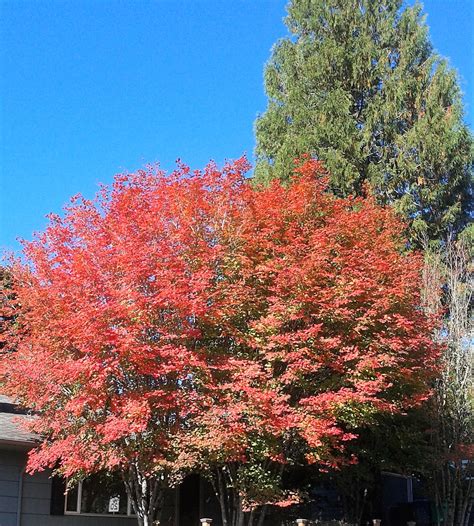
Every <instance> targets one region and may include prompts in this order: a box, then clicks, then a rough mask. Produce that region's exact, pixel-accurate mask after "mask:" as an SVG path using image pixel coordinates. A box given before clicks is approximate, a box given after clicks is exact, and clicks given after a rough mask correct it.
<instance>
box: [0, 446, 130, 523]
mask: <svg viewBox="0 0 474 526" xmlns="http://www.w3.org/2000/svg"><path fill="white" fill-rule="evenodd" d="M25 464H26V453H25V452H21V451H13V450H12V451H9V450H0V526H17V524H18V522H17V509H18V494H19V489H20V477H21V473H22V470H23V468H24V466H25ZM22 489H23V491H22V498H21V522H20V526H132V525H135V524H136V523H137V520H136V518H134V517H106V516H85V515H78V516H74V515H51V514H50V506H51V478H50V477H49V473H47V472H43V473H35V474H34V475H28V474H24V475H23V483H22Z"/></svg>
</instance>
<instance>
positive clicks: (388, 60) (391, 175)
mask: <svg viewBox="0 0 474 526" xmlns="http://www.w3.org/2000/svg"><path fill="white" fill-rule="evenodd" d="M401 6H402V1H401V0H382V1H380V0H292V1H291V2H290V4H289V7H288V17H287V19H286V24H287V26H288V29H289V30H290V32H291V36H290V37H288V38H284V39H282V40H280V41H279V42H277V44H276V45H275V47H274V48H273V52H272V55H271V58H270V61H269V63H268V65H267V66H266V70H265V89H266V93H267V95H268V108H267V110H266V111H265V112H264V113H263V114H262V115H261V116H260V117H259V118H258V119H257V121H256V124H255V129H256V140H257V146H256V155H257V161H258V164H257V167H256V171H255V178H256V180H257V181H259V182H262V181H266V180H268V179H269V178H273V177H277V178H279V179H281V180H283V181H285V180H288V177H289V174H290V173H291V170H292V167H293V161H294V159H295V158H296V157H299V156H300V155H301V154H304V153H310V154H311V155H313V156H315V157H316V158H318V159H320V160H323V161H324V163H325V164H326V166H327V168H328V169H329V171H330V172H331V184H330V187H331V189H332V191H334V192H335V193H336V194H337V195H342V196H346V195H349V194H356V195H359V194H360V193H361V191H362V188H363V184H364V182H365V181H369V182H370V184H371V186H372V188H373V191H374V193H375V195H376V197H377V199H378V201H379V202H381V203H393V204H394V205H395V208H396V209H397V210H398V211H399V212H401V213H402V215H403V216H404V217H405V218H407V219H408V220H409V223H410V225H411V238H412V240H413V239H417V237H418V236H419V235H420V234H423V235H424V236H425V235H428V237H430V238H431V239H439V238H442V237H446V235H447V233H448V232H454V233H456V232H458V231H460V230H461V229H462V228H463V227H464V226H465V224H466V222H468V221H469V217H470V216H469V213H470V211H471V210H472V166H473V164H472V163H473V141H472V136H471V133H470V131H469V129H468V128H467V126H466V125H465V124H464V122H463V105H462V97H461V93H460V88H459V83H458V79H457V75H456V73H455V71H454V70H453V69H452V68H451V67H450V66H449V65H448V63H447V61H446V60H445V59H443V58H441V57H440V56H439V55H438V54H437V53H435V52H434V51H433V47H432V45H431V43H430V40H429V36H428V27H427V26H426V24H425V21H424V17H423V15H422V11H421V7H420V5H418V4H417V5H415V6H408V7H406V8H405V9H404V10H403V11H402V10H401Z"/></svg>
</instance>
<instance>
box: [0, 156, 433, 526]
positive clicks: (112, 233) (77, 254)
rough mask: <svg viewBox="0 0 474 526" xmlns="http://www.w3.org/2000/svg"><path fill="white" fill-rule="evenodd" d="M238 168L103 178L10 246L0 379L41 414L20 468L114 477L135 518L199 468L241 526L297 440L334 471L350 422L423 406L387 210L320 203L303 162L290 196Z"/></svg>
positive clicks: (400, 260)
mask: <svg viewBox="0 0 474 526" xmlns="http://www.w3.org/2000/svg"><path fill="white" fill-rule="evenodd" d="M247 169H248V164H247V162H246V160H245V159H240V160H238V161H235V162H234V163H229V164H227V165H226V166H225V167H224V168H223V169H222V170H219V169H218V168H217V167H216V166H215V165H214V164H210V165H208V166H207V167H206V169H205V170H204V171H202V172H200V171H195V172H191V171H190V170H189V168H187V167H186V166H184V165H179V166H178V169H177V170H176V171H175V172H174V173H173V174H171V175H170V176H165V175H164V174H163V173H162V172H161V171H159V170H157V169H155V168H153V167H150V168H149V169H146V170H143V171H139V172H137V173H136V174H131V175H121V176H117V177H116V179H115V182H114V184H113V185H112V186H111V187H110V188H108V187H103V188H102V190H101V192H100V193H99V195H98V197H97V198H96V200H94V201H88V200H85V199H83V198H82V197H76V198H74V199H73V202H72V204H71V205H70V206H69V207H67V208H66V210H65V214H64V217H63V218H60V217H58V216H51V218H50V224H49V226H48V228H47V229H46V230H45V232H44V233H41V234H39V235H37V237H36V239H35V240H34V241H32V242H30V243H26V244H25V249H24V252H25V257H26V262H25V263H22V264H20V263H17V264H16V265H15V266H14V267H13V269H12V271H13V274H14V276H15V281H14V282H15V291H14V292H15V294H16V297H17V298H18V302H19V303H20V304H21V307H22V312H21V324H22V326H23V327H26V328H27V330H24V331H23V332H22V334H21V335H20V337H19V338H18V341H17V342H15V346H14V347H15V349H16V352H14V353H12V354H10V355H8V356H6V357H5V359H4V360H3V365H2V369H3V380H2V381H3V382H4V384H5V386H6V388H7V389H8V391H9V392H10V393H11V394H13V395H14V396H15V397H17V398H18V399H19V400H20V401H21V402H22V403H23V404H25V405H26V406H27V407H30V408H31V409H32V410H34V411H35V412H36V413H37V415H38V418H37V419H36V421H35V424H34V428H35V430H36V431H37V432H38V433H40V434H41V435H42V436H43V437H44V442H43V443H42V445H41V447H40V448H38V449H37V450H35V451H34V452H33V453H32V454H31V455H30V459H29V468H30V470H36V469H42V468H44V467H47V466H49V467H54V468H55V469H57V470H58V471H59V472H60V473H62V474H64V475H66V476H76V477H77V476H84V475H85V474H87V473H92V472H96V471H100V470H104V469H105V470H115V471H118V472H120V473H121V474H122V476H123V477H124V480H125V483H126V486H127V491H128V493H129V495H130V498H131V500H132V504H133V506H134V509H135V511H136V513H137V516H138V520H139V522H140V524H143V525H149V524H151V522H152V521H153V520H154V519H155V518H156V517H157V516H158V513H159V509H160V501H161V499H162V497H163V491H164V489H165V488H166V487H167V486H169V485H172V484H173V483H175V482H176V481H177V480H179V477H180V475H181V474H182V473H183V472H184V471H186V470H191V469H200V470H201V471H203V472H204V473H205V474H207V475H208V476H209V478H210V480H211V481H212V482H213V484H214V487H215V489H216V494H217V496H218V497H219V500H220V503H221V508H222V520H223V523H224V526H227V525H229V526H230V525H232V526H239V525H242V524H243V523H244V521H245V520H246V518H247V522H248V523H249V524H251V523H252V522H253V520H254V518H255V516H256V514H255V510H256V509H257V508H259V506H261V505H263V504H266V503H269V502H279V503H280V504H282V503H283V501H285V499H286V500H288V495H285V494H284V493H283V492H282V490H281V488H280V484H279V481H280V475H281V472H282V469H283V467H284V465H285V463H286V462H287V461H288V459H289V457H290V456H291V455H293V454H294V451H295V448H296V446H298V447H297V449H298V451H299V452H300V456H301V457H302V458H304V459H305V460H306V461H308V462H317V463H319V464H321V465H323V466H336V465H338V464H339V463H341V462H344V461H346V459H344V452H343V450H344V447H343V446H344V443H345V442H347V441H348V440H351V439H352V438H353V437H354V434H353V429H354V428H356V427H357V425H358V424H359V423H361V422H365V421H367V419H369V418H370V417H371V415H372V414H374V413H376V412H380V411H391V412H400V411H403V410H404V408H405V407H408V406H409V405H412V404H416V403H419V402H420V401H421V400H423V399H424V398H425V397H426V396H427V384H428V381H429V379H430V374H431V373H432V371H433V370H434V361H435V359H436V356H437V350H436V348H435V346H434V345H433V343H432V341H431V339H430V324H429V321H428V320H427V319H426V317H425V316H424V315H423V313H422V311H421V309H420V308H419V303H420V302H419V288H420V264H421V262H420V258H419V256H418V255H416V254H413V253H408V252H406V251H405V250H404V238H403V235H402V232H403V225H402V224H401V223H400V222H399V221H398V220H397V218H396V217H395V216H394V214H393V212H392V211H391V210H390V209H387V208H382V207H380V206H378V205H377V204H376V203H375V202H374V200H373V199H372V198H371V197H370V196H368V197H366V198H357V199H353V198H347V199H339V198H336V197H334V196H332V195H330V194H329V193H327V192H326V191H325V190H326V184H327V178H326V174H325V173H324V170H323V169H322V168H321V166H320V164H319V163H317V162H316V161H312V160H306V161H305V162H304V163H302V165H301V167H300V168H299V169H298V170H297V174H296V175H295V177H294V179H293V182H292V183H291V184H290V185H289V186H287V187H284V186H282V185H281V184H280V183H278V182H274V183H272V185H271V186H269V187H267V188H253V187H252V186H251V185H249V184H248V183H247V181H246V179H245V177H244V174H245V171H246V170H247ZM58 466H59V467H58ZM261 516H262V517H263V515H261Z"/></svg>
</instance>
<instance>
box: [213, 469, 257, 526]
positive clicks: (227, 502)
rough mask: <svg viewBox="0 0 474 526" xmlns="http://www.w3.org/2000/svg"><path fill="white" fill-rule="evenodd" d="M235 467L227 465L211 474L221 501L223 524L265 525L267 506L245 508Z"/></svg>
mask: <svg viewBox="0 0 474 526" xmlns="http://www.w3.org/2000/svg"><path fill="white" fill-rule="evenodd" d="M236 475H237V473H236V470H235V467H234V466H232V465H226V466H224V467H220V468H217V469H215V470H214V471H213V472H212V473H211V474H210V478H211V484H212V487H213V489H214V493H215V495H216V497H217V500H218V502H219V507H220V511H221V518H222V524H223V526H254V525H255V524H256V526H263V522H264V520H265V514H266V511H267V506H266V505H262V506H258V507H256V508H253V509H252V510H249V511H246V510H244V509H243V500H242V497H241V495H240V494H239V492H238V489H237V487H236V481H237V476H236Z"/></svg>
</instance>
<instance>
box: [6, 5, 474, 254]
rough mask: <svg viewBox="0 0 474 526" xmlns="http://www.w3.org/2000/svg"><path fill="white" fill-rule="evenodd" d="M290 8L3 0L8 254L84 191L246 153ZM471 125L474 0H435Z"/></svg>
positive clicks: (438, 31) (431, 17)
mask: <svg viewBox="0 0 474 526" xmlns="http://www.w3.org/2000/svg"><path fill="white" fill-rule="evenodd" d="M285 5H286V0H154V1H148V0H126V1H125V0H107V1H106V0H56V1H51V0H48V1H47V0H0V9H1V13H0V16H1V19H0V20H1V22H0V24H1V40H0V46H1V71H0V74H1V81H0V82H1V113H0V119H1V129H0V132H1V135H0V141H1V155H0V248H3V249H5V248H6V249H17V248H18V244H17V243H16V241H15V238H16V237H24V238H26V239H30V238H31V236H32V232H33V231H34V230H41V229H43V228H44V226H45V224H46V220H45V218H44V216H45V214H47V213H48V212H51V211H54V212H60V210H61V207H62V205H63V204H64V203H65V202H67V200H68V199H69V197H70V196H71V195H73V194H76V193H78V192H81V193H83V194H84V195H86V196H92V195H93V194H94V193H95V191H96V189H97V184H98V183H99V182H110V181H111V179H112V177H113V175H114V174H115V173H117V172H120V171H125V170H127V171H132V170H135V169H137V168H140V167H141V166H143V165H144V164H146V163H148V162H155V161H160V162H161V164H162V166H163V167H164V168H165V169H170V168H172V167H173V164H174V161H175V159H176V158H178V157H180V158H181V159H182V160H184V161H185V162H187V163H188V164H190V165H191V166H192V167H194V168H198V167H202V166H203V165H204V164H205V163H206V162H207V161H208V160H209V159H210V158H213V159H215V160H216V161H218V162H222V160H224V159H225V158H235V157H238V156H240V155H241V154H242V153H244V152H246V153H247V154H248V156H249V157H250V158H252V152H253V148H254V135H253V122H254V120H255V117H256V116H257V114H258V113H259V112H262V111H263V110H264V109H265V106H266V99H265V96H264V92H263V83H262V76H263V65H264V63H265V61H266V60H267V59H268V57H269V54H270V48H271V46H272V44H273V43H274V42H275V41H276V39H277V38H279V37H281V36H284V35H285V34H286V28H285V26H284V24H283V21H282V19H283V17H284V15H285ZM425 11H426V12H427V13H428V23H429V25H430V27H431V35H432V41H433V43H434V45H435V47H436V49H437V50H438V51H439V52H440V53H441V54H443V55H445V56H448V57H450V59H451V64H452V65H453V66H454V67H456V68H457V69H458V71H459V72H460V74H461V77H462V78H463V82H462V87H463V90H464V92H465V94H466V95H465V100H466V103H467V105H468V108H470V110H469V111H470V113H469V115H468V121H469V122H470V124H472V122H473V119H474V74H473V69H474V66H473V62H472V60H473V54H472V49H473V43H474V37H473V29H472V28H473V25H474V1H473V0H427V1H425Z"/></svg>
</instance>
